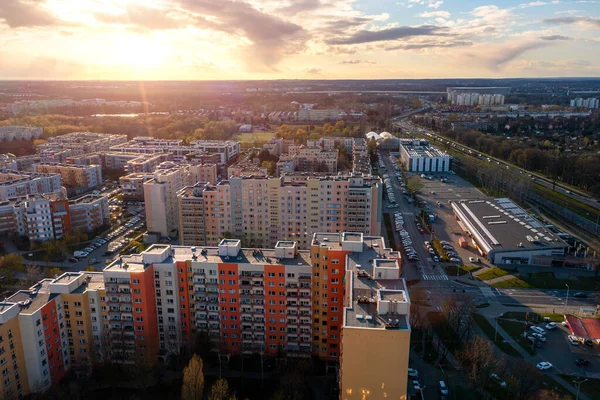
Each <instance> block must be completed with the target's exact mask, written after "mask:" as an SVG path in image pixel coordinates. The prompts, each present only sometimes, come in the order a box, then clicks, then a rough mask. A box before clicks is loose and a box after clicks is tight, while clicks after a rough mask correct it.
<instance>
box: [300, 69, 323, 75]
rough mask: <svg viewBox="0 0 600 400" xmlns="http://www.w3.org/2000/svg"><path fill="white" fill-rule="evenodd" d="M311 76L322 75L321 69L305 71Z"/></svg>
mask: <svg viewBox="0 0 600 400" xmlns="http://www.w3.org/2000/svg"><path fill="white" fill-rule="evenodd" d="M304 72H306V73H307V74H309V75H321V72H322V71H321V68H307V69H306V70H304Z"/></svg>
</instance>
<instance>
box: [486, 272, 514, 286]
mask: <svg viewBox="0 0 600 400" xmlns="http://www.w3.org/2000/svg"><path fill="white" fill-rule="evenodd" d="M512 278H516V277H515V276H514V275H511V274H508V275H504V276H499V277H498V278H494V279H490V280H488V281H484V282H485V283H487V284H488V285H490V286H492V285H493V284H494V283H498V282H502V281H507V280H509V279H512Z"/></svg>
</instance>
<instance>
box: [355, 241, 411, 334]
mask: <svg viewBox="0 0 600 400" xmlns="http://www.w3.org/2000/svg"><path fill="white" fill-rule="evenodd" d="M363 246H364V247H363V251H362V252H361V253H359V252H354V253H350V254H348V256H347V259H346V270H347V272H349V273H350V275H349V278H348V280H347V282H346V291H347V295H346V296H347V297H346V300H345V307H346V308H345V313H346V314H345V320H344V323H345V325H344V326H347V327H353V328H370V329H389V326H388V323H389V321H390V319H392V320H393V321H395V325H394V329H401V330H406V329H409V327H410V325H409V322H408V310H409V309H410V300H409V296H408V290H407V288H406V282H405V281H404V279H402V278H398V279H374V276H375V271H374V269H375V268H374V261H375V260H377V265H378V266H384V267H387V266H390V267H392V266H395V265H396V261H395V260H391V259H390V260H387V259H386V258H387V257H395V255H396V252H393V251H392V250H391V249H389V248H385V244H384V241H383V238H381V237H365V238H364V245H363ZM381 264H383V265H381ZM347 276H348V275H347ZM378 297H380V299H381V300H383V301H392V300H394V301H397V302H400V303H402V304H403V305H404V306H405V308H406V310H407V312H406V313H398V314H385V315H379V313H378V311H377V301H378Z"/></svg>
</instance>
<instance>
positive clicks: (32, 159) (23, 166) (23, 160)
mask: <svg viewBox="0 0 600 400" xmlns="http://www.w3.org/2000/svg"><path fill="white" fill-rule="evenodd" d="M39 162H42V157H40V156H39V154H36V155H32V156H21V157H13V156H12V155H10V156H8V155H6V157H5V158H4V159H3V160H2V161H1V162H0V165H2V168H3V169H12V170H14V171H29V172H31V171H32V168H31V166H32V165H33V164H37V163H39Z"/></svg>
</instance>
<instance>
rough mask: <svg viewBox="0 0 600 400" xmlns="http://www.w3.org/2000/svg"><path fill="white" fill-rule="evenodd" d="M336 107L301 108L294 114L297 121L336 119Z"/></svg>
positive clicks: (337, 112)
mask: <svg viewBox="0 0 600 400" xmlns="http://www.w3.org/2000/svg"><path fill="white" fill-rule="evenodd" d="M340 114H341V112H340V110H338V109H337V108H327V109H305V108H301V109H299V110H298V112H297V114H296V116H297V117H296V118H297V120H298V121H337V120H338V119H339V118H340Z"/></svg>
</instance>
